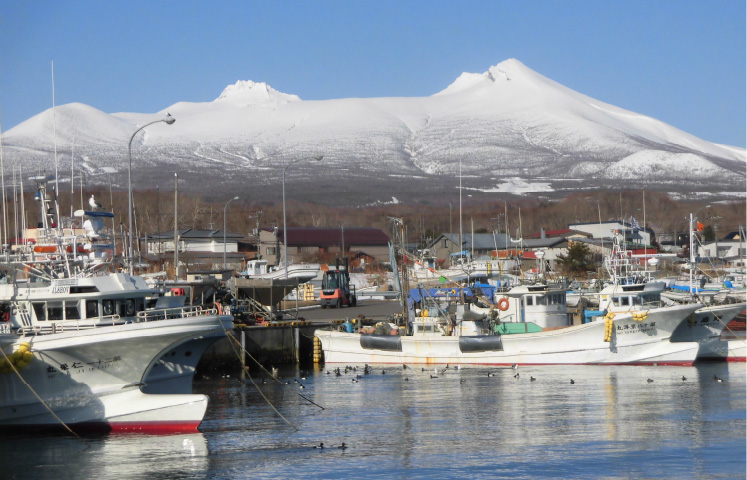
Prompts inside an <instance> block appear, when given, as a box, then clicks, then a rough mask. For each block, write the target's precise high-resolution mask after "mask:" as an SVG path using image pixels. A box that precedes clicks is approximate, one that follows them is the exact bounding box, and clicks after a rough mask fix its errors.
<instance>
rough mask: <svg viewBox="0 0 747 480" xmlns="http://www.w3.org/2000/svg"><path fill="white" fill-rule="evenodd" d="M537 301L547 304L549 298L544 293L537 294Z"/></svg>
mask: <svg viewBox="0 0 747 480" xmlns="http://www.w3.org/2000/svg"><path fill="white" fill-rule="evenodd" d="M535 303H536V304H537V305H547V298H546V297H545V296H544V295H537V298H536V302H535Z"/></svg>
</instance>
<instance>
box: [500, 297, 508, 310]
mask: <svg viewBox="0 0 747 480" xmlns="http://www.w3.org/2000/svg"><path fill="white" fill-rule="evenodd" d="M498 310H500V311H502V312H505V311H506V310H508V298H506V297H503V298H501V299H500V300H498Z"/></svg>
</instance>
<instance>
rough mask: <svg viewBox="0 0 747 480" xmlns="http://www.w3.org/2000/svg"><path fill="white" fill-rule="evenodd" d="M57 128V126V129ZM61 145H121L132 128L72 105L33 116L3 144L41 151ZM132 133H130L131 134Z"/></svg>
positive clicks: (81, 105) (88, 109)
mask: <svg viewBox="0 0 747 480" xmlns="http://www.w3.org/2000/svg"><path fill="white" fill-rule="evenodd" d="M55 124H56V126H55ZM55 130H56V136H57V142H58V143H59V144H72V143H76V144H78V145H88V144H118V143H120V142H121V141H122V138H128V136H129V135H131V134H132V126H131V125H130V124H129V123H128V122H126V121H123V120H121V119H118V118H116V117H115V116H112V115H108V114H106V113H104V112H102V111H101V110H97V109H95V108H93V107H90V106H88V105H84V104H82V103H69V104H67V105H60V106H58V107H57V108H55V109H54V111H53V110H52V109H51V108H50V109H48V110H45V111H44V112H42V113H39V114H37V115H34V116H33V117H31V118H30V119H28V120H26V121H25V122H23V123H21V124H20V125H17V126H16V127H15V128H12V129H10V130H8V131H7V132H5V133H4V134H3V142H4V143H5V142H7V143H8V144H10V145H12V144H14V143H15V142H19V143H23V144H25V145H26V146H31V145H36V146H38V147H39V148H44V147H47V146H53V145H54V139H55ZM128 132H129V133H128Z"/></svg>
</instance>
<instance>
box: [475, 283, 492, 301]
mask: <svg viewBox="0 0 747 480" xmlns="http://www.w3.org/2000/svg"><path fill="white" fill-rule="evenodd" d="M473 288H474V289H475V290H476V293H480V294H482V296H483V297H487V298H489V299H490V300H491V301H492V299H493V296H494V295H495V288H496V287H494V286H493V285H490V284H487V283H480V282H477V283H475V284H474V285H473Z"/></svg>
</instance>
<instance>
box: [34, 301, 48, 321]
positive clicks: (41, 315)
mask: <svg viewBox="0 0 747 480" xmlns="http://www.w3.org/2000/svg"><path fill="white" fill-rule="evenodd" d="M31 305H32V306H33V307H34V313H36V319H37V320H39V321H44V320H46V319H47V310H46V309H45V308H44V302H34V303H32V304H31Z"/></svg>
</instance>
